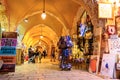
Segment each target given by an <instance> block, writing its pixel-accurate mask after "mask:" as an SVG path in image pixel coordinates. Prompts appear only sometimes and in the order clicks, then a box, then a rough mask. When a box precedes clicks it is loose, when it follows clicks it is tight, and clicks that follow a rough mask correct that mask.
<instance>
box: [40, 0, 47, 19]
mask: <svg viewBox="0 0 120 80" xmlns="http://www.w3.org/2000/svg"><path fill="white" fill-rule="evenodd" d="M41 18H42V19H43V20H44V19H45V18H46V13H45V0H43V13H42V14H41Z"/></svg>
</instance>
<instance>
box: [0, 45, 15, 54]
mask: <svg viewBox="0 0 120 80" xmlns="http://www.w3.org/2000/svg"><path fill="white" fill-rule="evenodd" d="M0 55H11V56H15V55H16V47H9V46H2V47H1V50H0Z"/></svg>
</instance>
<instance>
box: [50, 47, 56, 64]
mask: <svg viewBox="0 0 120 80" xmlns="http://www.w3.org/2000/svg"><path fill="white" fill-rule="evenodd" d="M55 58H56V56H55V47H52V51H51V62H52V61H54V62H55Z"/></svg>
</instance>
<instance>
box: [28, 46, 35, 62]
mask: <svg viewBox="0 0 120 80" xmlns="http://www.w3.org/2000/svg"><path fill="white" fill-rule="evenodd" d="M33 55H34V53H33V49H32V46H30V47H29V48H28V58H29V59H28V63H30V62H31V60H33V59H31V58H32V57H33ZM33 62H34V60H33Z"/></svg>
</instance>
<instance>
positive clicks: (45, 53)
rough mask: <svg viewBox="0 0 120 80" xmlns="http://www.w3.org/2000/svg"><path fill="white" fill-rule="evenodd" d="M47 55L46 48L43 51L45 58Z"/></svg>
mask: <svg viewBox="0 0 120 80" xmlns="http://www.w3.org/2000/svg"><path fill="white" fill-rule="evenodd" d="M46 55H47V52H46V50H44V51H43V56H44V58H45V57H46Z"/></svg>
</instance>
